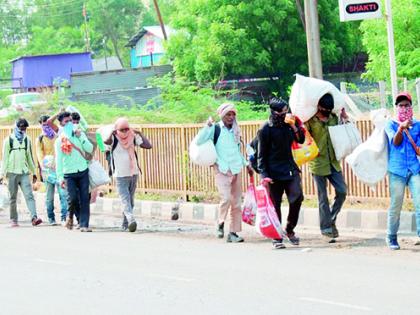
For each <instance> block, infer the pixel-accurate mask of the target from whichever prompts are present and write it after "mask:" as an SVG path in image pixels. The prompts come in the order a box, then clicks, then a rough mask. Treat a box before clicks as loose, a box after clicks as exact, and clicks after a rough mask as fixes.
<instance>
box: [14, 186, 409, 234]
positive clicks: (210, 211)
mask: <svg viewBox="0 0 420 315" xmlns="http://www.w3.org/2000/svg"><path fill="white" fill-rule="evenodd" d="M34 195H35V200H36V204H37V210H38V213H39V214H40V215H41V216H43V217H45V218H46V210H45V194H44V193H38V192H35V193H34ZM17 205H18V212H19V213H26V212H27V208H26V204H25V201H24V199H23V196H22V194H21V193H20V192H19V195H18V202H17ZM55 208H56V209H59V201H58V196H57V195H56V197H55ZM176 208H177V203H176V202H162V201H150V200H144V201H142V200H136V201H135V209H134V212H135V215H139V216H143V217H151V218H157V219H162V220H170V218H171V215H172V212H173V211H174V210H175V209H176ZM217 208H218V206H217V205H216V204H204V203H190V202H182V203H179V210H178V214H179V220H180V221H182V222H197V223H198V222H201V223H207V224H214V223H215V222H216V219H217ZM91 212H92V213H93V214H99V215H100V214H112V215H120V214H121V213H122V205H121V201H120V200H119V199H118V198H97V201H96V203H94V204H92V205H91ZM282 212H283V219H284V220H285V218H286V217H287V209H284V210H283V211H282ZM56 213H57V210H56ZM386 224H387V211H386V210H354V209H343V210H342V212H341V213H340V214H339V216H338V219H337V226H338V227H339V228H345V229H357V230H375V231H382V232H385V231H386ZM298 225H299V226H302V227H310V228H317V227H319V213H318V209H317V208H302V209H301V213H300V217H299V222H298ZM416 230H417V229H416V220H415V214H414V213H413V212H407V211H403V212H401V221H400V232H402V233H412V232H416Z"/></svg>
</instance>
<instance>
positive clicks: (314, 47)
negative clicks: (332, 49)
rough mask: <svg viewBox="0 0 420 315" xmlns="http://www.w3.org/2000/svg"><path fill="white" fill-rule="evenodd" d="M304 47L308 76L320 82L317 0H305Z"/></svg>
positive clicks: (320, 65) (320, 66)
mask: <svg viewBox="0 0 420 315" xmlns="http://www.w3.org/2000/svg"><path fill="white" fill-rule="evenodd" d="M304 3H305V27H306V45H307V47H308V65H309V76H310V77H312V78H317V79H321V80H322V60H321V45H320V39H319V21H318V0H305V2H304Z"/></svg>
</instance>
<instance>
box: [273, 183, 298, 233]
mask: <svg viewBox="0 0 420 315" xmlns="http://www.w3.org/2000/svg"><path fill="white" fill-rule="evenodd" d="M284 192H286V196H287V200H288V201H289V215H288V216H287V225H286V232H287V233H288V234H292V233H293V230H294V229H295V227H296V225H297V222H298V219H299V212H300V207H301V205H302V201H303V191H302V185H301V179H300V176H295V177H294V178H293V179H292V180H275V181H274V182H273V183H272V184H270V198H271V200H272V201H273V204H274V207H275V208H276V213H277V216H278V218H279V220H280V223H281V221H282V220H281V202H282V198H283V193H284Z"/></svg>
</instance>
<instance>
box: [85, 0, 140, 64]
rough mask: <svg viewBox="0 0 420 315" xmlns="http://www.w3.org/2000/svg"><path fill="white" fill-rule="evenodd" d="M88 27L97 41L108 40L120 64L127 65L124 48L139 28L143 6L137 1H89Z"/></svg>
mask: <svg viewBox="0 0 420 315" xmlns="http://www.w3.org/2000/svg"><path fill="white" fill-rule="evenodd" d="M87 9H88V12H89V14H90V22H89V23H90V25H92V28H93V30H94V32H95V33H96V35H97V37H98V40H100V41H101V42H102V40H103V39H105V41H106V42H107V41H108V40H109V42H110V44H111V46H112V48H113V51H114V53H115V55H116V56H117V57H118V59H119V60H120V62H121V64H122V65H124V64H127V62H125V61H126V60H128V49H127V48H126V47H125V45H126V44H127V42H128V40H129V38H130V37H131V36H132V35H133V34H135V33H136V32H137V31H138V30H139V27H140V22H141V18H142V14H143V13H144V6H143V5H142V3H140V1H139V0H103V1H97V0H95V1H89V3H88V5H87Z"/></svg>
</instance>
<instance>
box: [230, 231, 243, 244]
mask: <svg viewBox="0 0 420 315" xmlns="http://www.w3.org/2000/svg"><path fill="white" fill-rule="evenodd" d="M243 241H244V239H243V238H242V237H240V236H239V235H238V234H236V233H234V232H230V233H229V234H228V237H227V240H226V242H228V243H242V242H243Z"/></svg>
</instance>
